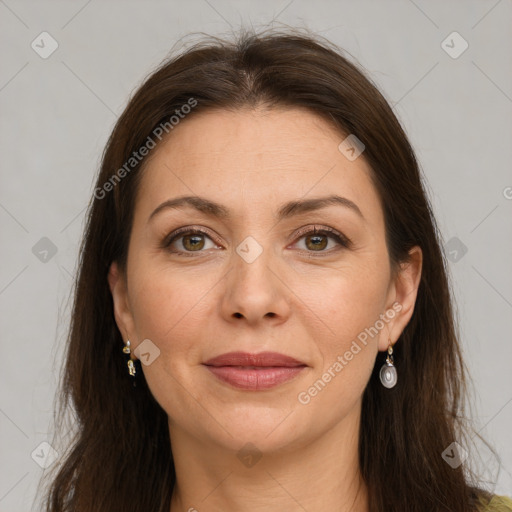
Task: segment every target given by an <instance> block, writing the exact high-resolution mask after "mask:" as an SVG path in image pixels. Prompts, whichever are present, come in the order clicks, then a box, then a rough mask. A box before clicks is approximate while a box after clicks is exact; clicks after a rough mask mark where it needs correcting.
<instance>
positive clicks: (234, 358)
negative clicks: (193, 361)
mask: <svg viewBox="0 0 512 512" xmlns="http://www.w3.org/2000/svg"><path fill="white" fill-rule="evenodd" d="M203 364H205V365H207V366H265V367H271V366H277V367H283V366H284V367H290V368H293V367H296V366H306V364H305V363H303V362H301V361H298V360H297V359H294V358H293V357H290V356H286V355H284V354H279V353H278V352H260V353H258V354H250V353H248V352H228V353H226V354H221V355H220V356H216V357H213V358H212V359H208V361H206V362H205V363H203Z"/></svg>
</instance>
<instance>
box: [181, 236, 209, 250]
mask: <svg viewBox="0 0 512 512" xmlns="http://www.w3.org/2000/svg"><path fill="white" fill-rule="evenodd" d="M181 239H182V242H181V243H182V244H183V247H185V249H186V250H187V251H200V250H201V249H202V248H203V247H204V236H203V235H185V236H182V237H181Z"/></svg>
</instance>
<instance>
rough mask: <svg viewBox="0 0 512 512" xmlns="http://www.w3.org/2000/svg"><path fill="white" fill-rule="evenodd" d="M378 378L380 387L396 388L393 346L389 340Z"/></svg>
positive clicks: (396, 377)
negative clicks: (386, 354) (384, 360)
mask: <svg viewBox="0 0 512 512" xmlns="http://www.w3.org/2000/svg"><path fill="white" fill-rule="evenodd" d="M379 377H380V381H381V383H382V385H383V386H384V387H385V388H392V387H394V386H396V383H397V380H398V375H397V373H396V368H395V365H394V364H393V345H392V344H391V340H389V346H388V356H387V357H386V363H385V364H383V365H382V368H381V369H380V374H379Z"/></svg>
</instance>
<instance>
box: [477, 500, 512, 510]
mask: <svg viewBox="0 0 512 512" xmlns="http://www.w3.org/2000/svg"><path fill="white" fill-rule="evenodd" d="M481 503H482V505H483V507H482V508H481V511H482V512H512V499H511V498H508V497H507V496H493V497H492V498H491V500H490V501H487V500H486V501H483V500H482V502H481Z"/></svg>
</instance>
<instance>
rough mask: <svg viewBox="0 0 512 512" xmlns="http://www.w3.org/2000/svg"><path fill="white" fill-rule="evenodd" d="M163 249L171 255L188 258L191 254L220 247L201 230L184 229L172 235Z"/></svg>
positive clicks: (164, 243)
mask: <svg viewBox="0 0 512 512" xmlns="http://www.w3.org/2000/svg"><path fill="white" fill-rule="evenodd" d="M208 244H210V245H208ZM162 248H164V249H167V250H168V251H169V252H171V253H176V254H183V255H187V256H188V255H189V254H190V253H194V252H197V253H201V252H205V251H206V250H207V249H212V248H218V245H217V244H215V243H214V242H213V240H212V239H211V237H210V236H209V235H208V234H207V233H206V232H205V231H203V230H201V229H182V230H178V231H175V232H174V233H172V234H171V235H170V236H169V237H168V238H167V239H166V240H165V241H164V242H163V244H162ZM187 253H189V254H187Z"/></svg>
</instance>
